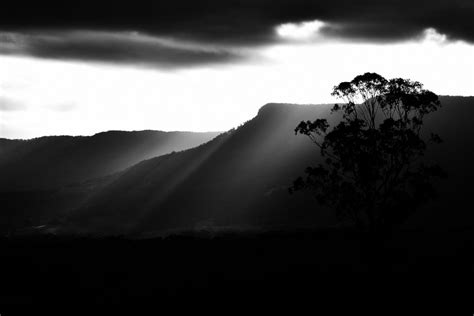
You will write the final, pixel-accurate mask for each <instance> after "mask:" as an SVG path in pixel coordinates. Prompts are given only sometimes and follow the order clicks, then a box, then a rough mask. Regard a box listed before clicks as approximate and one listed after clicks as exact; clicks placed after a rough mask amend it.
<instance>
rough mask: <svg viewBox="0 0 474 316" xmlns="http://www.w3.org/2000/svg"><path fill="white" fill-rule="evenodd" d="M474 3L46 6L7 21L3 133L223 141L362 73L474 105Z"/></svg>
mask: <svg viewBox="0 0 474 316" xmlns="http://www.w3.org/2000/svg"><path fill="white" fill-rule="evenodd" d="M473 14H474V2H473V1H470V0H455V1H422V0H412V1H404V0H401V1H400V0H399V1H391V0H388V1H375V0H364V1H342V0H335V1H305V0H274V1H269V0H241V1H222V0H219V1H217V0H208V1H192V2H191V1H184V0H174V1H159V2H157V1H151V0H136V1H133V2H130V1H125V0H116V1H88V0H86V1H56V0H49V1H48V0H46V1H41V2H39V1H36V2H35V3H33V4H31V5H28V6H25V5H24V4H21V3H19V1H15V2H9V3H7V4H6V7H5V9H2V11H0V137H4V138H33V137H39V136H45V135H92V134H94V133H97V132H101V131H106V130H144V129H154V130H166V131H172V130H186V131H225V130H228V129H231V128H233V127H237V126H239V125H240V124H242V123H244V122H245V121H247V120H249V119H251V118H252V117H254V116H255V115H256V114H257V112H258V109H259V108H260V107H261V106H263V105H264V104H266V103H269V102H285V103H304V104H317V103H328V102H337V100H335V99H333V98H332V97H331V95H330V92H331V90H332V87H333V86H334V85H336V84H338V83H339V82H341V81H349V80H351V79H352V78H353V77H355V76H356V75H359V74H362V73H365V72H377V73H379V74H381V75H383V76H384V77H386V78H395V77H403V78H410V79H413V80H418V81H420V82H422V83H423V84H424V85H425V87H426V88H427V89H430V90H432V91H433V92H435V93H437V94H442V95H473V94H474V93H473V91H472V89H473V87H474V59H473V58H472V56H474V22H473V19H472V18H471V17H472V16H473Z"/></svg>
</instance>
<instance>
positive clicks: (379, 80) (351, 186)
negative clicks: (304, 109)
mask: <svg viewBox="0 0 474 316" xmlns="http://www.w3.org/2000/svg"><path fill="white" fill-rule="evenodd" d="M332 95H333V96H335V97H337V98H340V99H343V100H345V103H344V104H336V105H335V106H334V107H333V109H332V113H340V114H342V118H341V121H340V122H339V123H338V124H337V125H335V126H334V127H333V128H330V126H329V123H328V121H327V120H326V119H316V120H315V121H303V122H301V123H300V124H299V125H298V126H297V127H296V129H295V133H296V134H303V135H306V136H308V137H309V138H310V139H311V141H312V142H313V143H314V144H316V145H317V146H318V147H319V149H320V151H321V155H322V156H323V158H324V163H322V164H319V165H318V166H316V167H308V168H307V169H306V176H305V177H300V178H298V179H297V180H296V181H295V182H294V184H293V186H292V187H291V188H290V191H291V192H293V191H295V190H300V189H311V190H313V191H314V193H315V195H316V198H317V200H318V202H319V203H321V204H323V205H328V206H330V207H332V208H334V209H335V211H336V214H337V216H338V218H339V219H341V220H343V221H349V222H351V223H353V224H355V225H357V226H358V227H359V228H361V229H364V230H370V231H374V230H379V229H384V228H388V227H390V226H393V225H396V224H399V223H401V222H403V220H405V219H406V218H407V216H409V215H410V214H411V213H413V212H414V211H415V210H416V209H417V208H418V207H419V206H420V205H421V204H423V203H424V202H426V201H427V200H428V199H430V198H432V197H434V196H435V190H434V187H433V184H432V180H433V179H434V178H436V177H440V176H442V175H443V172H442V170H441V169H440V168H439V166H437V165H427V164H426V163H425V162H423V159H422V157H423V155H424V153H425V150H426V147H427V142H426V141H425V140H423V137H422V133H421V130H422V126H423V119H424V118H425V117H426V115H428V114H430V113H432V112H434V111H436V110H437V109H438V108H439V107H440V102H439V100H438V96H437V95H436V94H434V93H433V92H431V91H428V90H425V89H423V85H422V84H421V83H419V82H416V81H411V80H408V79H401V78H396V79H391V80H387V79H385V78H383V77H382V76H380V75H378V74H376V73H365V74H363V75H359V76H357V77H355V78H354V79H353V80H352V81H350V82H341V83H340V84H339V85H337V86H335V87H334V90H333V92H332ZM429 141H430V142H434V143H439V142H441V139H440V137H439V136H438V135H436V134H431V138H430V139H429Z"/></svg>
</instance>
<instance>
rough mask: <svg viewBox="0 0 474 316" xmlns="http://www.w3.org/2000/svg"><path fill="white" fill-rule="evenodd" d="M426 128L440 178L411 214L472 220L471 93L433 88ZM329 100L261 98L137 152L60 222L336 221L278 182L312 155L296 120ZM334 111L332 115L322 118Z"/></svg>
mask: <svg viewBox="0 0 474 316" xmlns="http://www.w3.org/2000/svg"><path fill="white" fill-rule="evenodd" d="M441 102H442V104H443V107H442V108H441V109H440V110H439V111H438V112H437V113H435V114H433V115H432V117H429V118H427V121H426V130H428V131H434V132H437V133H438V134H440V135H441V137H442V138H443V139H444V143H443V144H441V145H439V146H438V148H434V149H433V150H431V151H430V152H429V153H428V155H427V157H426V159H427V160H434V161H438V162H439V163H440V164H441V165H442V167H443V168H444V169H445V171H446V172H447V174H448V178H447V179H445V180H443V181H441V182H440V183H438V187H439V190H440V197H439V199H438V200H437V201H436V202H434V203H431V204H429V205H427V206H426V207H425V208H424V209H423V210H421V211H420V212H419V214H417V216H415V217H414V218H412V219H411V222H412V224H414V225H418V226H419V225H421V226H422V227H427V226H437V225H438V226H439V225H441V226H446V225H448V226H459V225H461V226H462V225H469V223H472V218H473V216H472V214H471V212H470V211H469V210H470V208H468V207H467V206H466V205H470V204H471V203H472V200H471V196H472V194H473V193H474V192H473V182H472V181H473V176H474V168H473V167H472V161H473V160H474V151H473V150H472V148H474V130H473V126H472V124H471V119H470V118H471V117H473V114H474V98H467V97H466V98H463V97H442V98H441ZM330 108H331V106H330V105H291V104H267V105H265V106H264V107H262V108H261V109H260V111H259V113H258V115H257V116H256V117H255V118H254V119H252V120H250V121H249V122H247V123H245V124H244V125H242V126H241V127H239V128H238V129H236V130H232V131H229V132H227V133H225V134H222V135H220V136H219V137H217V138H215V139H214V140H213V141H211V142H209V143H206V144H204V145H202V146H199V147H197V148H194V149H191V150H187V151H184V152H180V153H173V154H168V155H164V156H161V157H157V158H153V159H150V160H146V161H143V162H141V163H139V164H137V165H135V166H134V167H132V168H130V169H128V170H126V172H124V173H123V174H120V175H119V176H117V178H116V179H114V181H111V183H110V184H108V185H106V186H105V187H103V188H101V189H98V190H97V191H96V192H94V194H92V196H91V198H90V199H89V200H88V201H87V202H86V203H85V204H84V205H83V206H82V207H81V208H80V209H78V210H76V211H75V212H73V213H71V214H70V216H69V218H68V219H69V225H68V226H67V228H68V229H78V231H81V232H90V233H99V234H144V233H146V234H154V233H157V234H160V233H166V232H169V231H175V230H182V229H196V230H219V229H229V228H232V229H250V228H252V229H258V228H263V227H267V228H268V227H280V228H281V227H282V226H286V227H301V226H309V225H312V226H317V227H327V226H331V225H334V224H335V221H334V218H333V217H332V216H331V214H330V213H329V212H327V211H324V210H323V209H321V208H318V207H315V204H314V200H312V198H311V197H310V196H309V195H308V194H295V195H289V194H288V191H287V188H288V186H289V185H290V184H291V182H292V181H293V180H294V179H295V177H297V176H298V175H300V174H302V172H303V170H304V168H305V167H306V166H308V165H310V164H316V163H317V162H318V161H319V159H320V157H319V153H318V151H317V149H316V148H315V147H314V145H312V144H311V143H310V142H309V140H308V139H306V138H304V137H302V136H295V135H294V128H295V126H296V125H297V124H298V123H299V121H300V120H303V119H304V120H306V119H314V118H317V117H329V113H330ZM335 119H336V118H334V117H331V120H335Z"/></svg>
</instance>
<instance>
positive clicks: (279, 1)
mask: <svg viewBox="0 0 474 316" xmlns="http://www.w3.org/2000/svg"><path fill="white" fill-rule="evenodd" d="M472 16H474V1H472V0H450V1H436V0H385V1H381V0H361V1H357V0H332V1H329V0H327V1H309V0H229V1H225V0H205V1H199V0H194V1H187V0H173V1H156V0H134V1H126V0H114V1H112V0H105V1H99V0H82V1H80V0H76V1H64V0H61V1H60V0H45V1H32V2H29V3H26V2H24V1H10V2H9V3H7V4H2V10H1V11H0V31H4V32H17V33H28V32H33V31H34V32H39V33H41V32H43V33H42V34H47V31H48V30H55V31H56V32H57V31H58V30H61V31H62V32H64V34H66V33H67V32H71V31H74V30H76V31H77V30H95V31H100V32H106V33H114V32H119V33H120V32H128V31H138V32H142V33H144V34H148V35H150V37H156V38H158V39H160V38H163V37H164V38H168V39H170V38H173V39H175V40H176V41H185V42H189V41H191V42H194V43H198V44H199V45H202V47H209V46H206V45H210V47H219V48H220V49H214V50H212V49H201V50H199V49H197V50H196V48H197V47H198V46H199V45H196V46H195V47H194V48H193V49H190V48H187V49H178V50H175V47H171V46H170V45H166V44H162V43H154V44H149V43H142V42H140V43H138V42H137V41H136V40H131V41H127V40H118V39H109V40H104V41H103V42H102V41H99V40H95V39H94V38H93V36H92V35H91V34H92V33H90V34H89V35H91V36H92V38H90V39H88V38H74V37H73V38H71V39H68V38H67V36H64V38H62V39H61V40H56V39H54V40H48V39H45V38H40V39H35V40H31V41H30V43H27V44H26V46H28V50H27V51H26V52H27V53H29V54H33V55H35V56H43V57H57V58H81V57H83V58H84V59H91V60H114V61H117V62H132V61H136V60H143V62H145V63H150V62H151V63H156V64H158V65H167V66H169V67H174V66H176V65H181V64H183V65H193V64H200V63H207V62H210V61H215V62H226V61H233V60H234V58H238V56H235V55H234V54H233V53H232V52H231V51H229V50H226V49H224V48H230V47H232V48H236V47H246V48H249V47H258V46H260V45H265V44H269V43H274V42H276V41H278V40H280V39H278V37H277V36H276V35H275V27H276V26H278V25H280V24H282V23H290V22H301V21H312V20H320V21H323V22H324V23H325V27H324V28H322V29H321V34H322V35H323V36H325V37H326V38H335V39H342V40H356V41H366V42H394V41H404V40H409V39H413V38H418V37H419V36H420V34H422V33H423V31H424V30H426V29H428V28H433V29H436V30H437V31H438V32H439V33H442V34H445V35H446V36H447V38H448V40H464V41H468V42H474V19H472ZM45 32H46V33H45ZM55 36H59V35H58V34H56V35H55ZM130 43H132V44H133V45H130ZM0 44H1V45H2V46H7V45H5V44H2V43H0ZM10 48H11V47H10ZM7 50H8V49H5V48H4V49H3V52H4V53H5V51H7ZM15 53H18V52H15ZM156 56H159V57H156ZM168 61H169V62H168Z"/></svg>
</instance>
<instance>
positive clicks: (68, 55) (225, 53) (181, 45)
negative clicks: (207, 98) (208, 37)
mask: <svg viewBox="0 0 474 316" xmlns="http://www.w3.org/2000/svg"><path fill="white" fill-rule="evenodd" d="M0 43H1V44H2V45H1V46H0V54H8V55H30V56H36V57H42V58H53V59H61V60H68V59H74V60H85V61H101V62H108V63H126V64H127V63H129V64H144V65H155V66H159V67H160V68H179V67H190V66H193V65H196V64H199V65H202V64H207V63H219V62H228V61H234V62H235V61H239V60H240V59H243V58H244V56H243V53H239V52H237V51H233V50H231V49H226V48H219V47H214V46H210V45H198V44H195V43H187V42H182V41H175V40H171V39H165V38H159V37H152V36H147V35H143V34H140V33H137V32H103V31H52V32H51V31H50V32H33V33H31V32H30V33H16V32H10V33H1V34H0Z"/></svg>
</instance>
